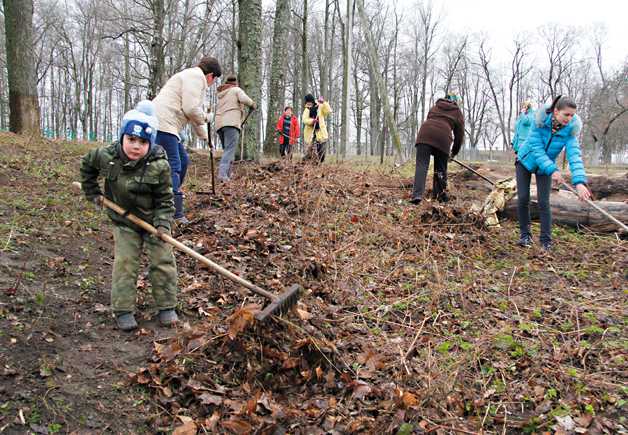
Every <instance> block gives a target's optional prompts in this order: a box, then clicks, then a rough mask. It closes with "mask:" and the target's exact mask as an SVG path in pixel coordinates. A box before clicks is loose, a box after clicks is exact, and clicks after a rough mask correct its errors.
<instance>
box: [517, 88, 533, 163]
mask: <svg viewBox="0 0 628 435" xmlns="http://www.w3.org/2000/svg"><path fill="white" fill-rule="evenodd" d="M532 124H534V109H533V108H532V102H531V101H529V100H527V101H524V102H523V104H522V105H521V113H520V114H519V117H518V118H517V122H516V123H515V135H514V136H513V137H512V149H513V150H514V151H515V154H517V151H519V147H520V146H521V145H522V144H523V143H524V142H525V141H526V138H527V137H528V134H529V133H530V129H531V128H532Z"/></svg>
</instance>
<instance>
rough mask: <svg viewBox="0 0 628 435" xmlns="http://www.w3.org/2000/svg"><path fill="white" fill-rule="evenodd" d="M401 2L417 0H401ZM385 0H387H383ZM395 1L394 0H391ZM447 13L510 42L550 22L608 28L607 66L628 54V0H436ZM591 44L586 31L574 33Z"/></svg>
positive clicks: (456, 24)
mask: <svg viewBox="0 0 628 435" xmlns="http://www.w3.org/2000/svg"><path fill="white" fill-rule="evenodd" d="M399 1H400V4H402V5H412V4H415V0H399ZM384 2H386V0H384ZM391 4H392V3H391ZM433 4H434V5H435V6H436V7H437V8H442V10H443V11H444V13H445V15H446V22H447V25H446V27H447V28H448V29H452V30H454V29H455V30H456V31H457V32H464V31H469V32H486V33H487V34H488V35H489V36H490V37H491V39H492V40H493V44H495V45H497V44H501V45H506V46H507V45H508V43H509V42H510V41H511V40H512V38H513V36H514V35H516V34H518V33H525V32H529V33H533V34H535V33H536V31H537V28H538V27H539V26H541V25H543V24H547V23H558V24H563V25H575V26H582V27H587V26H588V27H590V26H592V25H593V24H594V23H596V22H601V23H603V24H604V25H605V26H606V28H607V32H608V33H607V41H608V45H607V46H606V47H605V48H606V52H605V54H606V59H607V63H608V66H610V65H611V64H612V65H614V66H618V65H620V64H621V63H622V62H623V61H625V60H626V58H627V57H628V1H621V0H520V1H510V0H475V1H473V0H433ZM573 37H574V38H576V39H581V40H582V45H581V46H582V48H583V49H584V48H585V47H584V45H586V44H588V39H587V35H586V34H582V35H577V34H575V35H573Z"/></svg>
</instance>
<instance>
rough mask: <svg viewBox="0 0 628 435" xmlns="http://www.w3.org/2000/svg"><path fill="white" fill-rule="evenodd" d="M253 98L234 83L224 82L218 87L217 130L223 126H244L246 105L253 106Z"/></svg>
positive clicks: (238, 127)
mask: <svg viewBox="0 0 628 435" xmlns="http://www.w3.org/2000/svg"><path fill="white" fill-rule="evenodd" d="M254 105H255V104H254V103H253V100H251V98H250V97H249V96H248V95H246V93H245V92H244V91H243V90H242V89H241V88H240V87H238V85H234V84H230V83H227V84H224V85H221V86H219V87H218V106H217V107H216V130H220V129H221V128H223V127H235V128H237V129H238V130H239V129H240V128H241V127H242V120H243V118H244V113H245V112H244V106H249V107H253V106H254Z"/></svg>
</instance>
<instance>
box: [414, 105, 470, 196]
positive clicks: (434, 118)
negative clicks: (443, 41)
mask: <svg viewBox="0 0 628 435" xmlns="http://www.w3.org/2000/svg"><path fill="white" fill-rule="evenodd" d="M458 101H459V98H458V96H457V95H455V94H451V93H450V94H447V97H445V98H441V99H439V100H438V101H436V104H434V107H432V108H431V109H430V111H429V113H428V114H427V119H426V120H425V122H423V124H422V125H421V128H420V129H419V134H418V135H417V138H416V169H415V173H414V190H413V192H412V199H411V200H410V202H411V203H413V204H419V203H420V202H421V200H422V199H423V191H424V190H425V179H426V178H427V168H428V167H429V166H430V156H434V182H433V186H434V187H433V189H432V197H433V198H435V199H437V200H438V201H447V200H448V197H447V192H446V190H447V160H448V159H449V153H450V151H451V156H452V157H455V156H456V154H458V151H460V147H461V146H462V142H463V138H464V117H463V115H462V112H461V111H460V108H459V107H458ZM452 132H453V138H454V145H453V148H452V147H451V137H452Z"/></svg>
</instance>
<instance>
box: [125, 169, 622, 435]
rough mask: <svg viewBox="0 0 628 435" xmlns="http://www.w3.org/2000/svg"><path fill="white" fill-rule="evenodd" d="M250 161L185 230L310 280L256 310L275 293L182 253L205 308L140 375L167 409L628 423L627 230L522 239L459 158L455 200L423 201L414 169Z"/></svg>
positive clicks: (340, 421) (240, 429)
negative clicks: (620, 234)
mask: <svg viewBox="0 0 628 435" xmlns="http://www.w3.org/2000/svg"><path fill="white" fill-rule="evenodd" d="M237 174H238V177H237V178H236V180H235V181H234V182H232V183H231V184H229V185H224V184H221V185H219V186H217V187H218V193H217V195H215V196H214V195H208V194H207V192H208V191H209V190H210V188H209V186H207V185H200V186H199V185H197V186H195V188H196V189H198V190H199V192H201V193H199V194H196V195H194V194H190V195H188V198H189V200H188V201H189V203H190V206H191V207H190V212H189V214H190V218H191V220H192V224H190V225H188V226H185V227H182V228H179V229H178V230H177V231H176V233H175V237H177V238H178V239H179V240H181V241H183V243H186V244H187V245H188V246H192V247H194V249H196V250H198V251H199V252H202V253H204V254H205V255H208V256H209V257H210V258H212V259H213V260H214V261H216V262H218V263H219V264H221V265H223V266H224V267H227V268H228V269H229V270H231V271H233V272H234V273H236V274H238V275H240V276H242V277H243V278H246V279H248V280H250V281H252V282H254V283H255V284H257V285H259V286H261V287H263V288H267V289H269V290H271V291H274V292H281V291H284V290H285V289H287V288H288V286H289V285H291V284H293V283H298V284H300V285H302V286H303V288H304V289H305V291H304V293H303V295H302V297H301V299H300V301H299V303H298V304H297V305H296V307H295V308H294V309H293V311H292V313H290V314H288V315H286V316H284V317H283V318H276V319H275V320H274V321H270V322H267V323H265V324H259V323H256V322H255V320H254V315H255V313H256V312H257V311H258V310H260V309H261V308H262V306H263V305H264V304H266V303H267V302H268V301H265V300H263V299H262V298H259V297H257V296H254V295H252V294H250V293H248V292H247V291H246V289H243V288H242V287H239V286H238V285H237V284H235V283H233V282H230V281H228V280H226V279H223V278H221V277H219V276H217V275H214V274H212V273H211V271H209V270H208V269H207V268H205V267H204V266H203V265H202V264H198V263H196V262H195V261H194V260H193V259H191V258H187V257H185V256H183V255H179V256H178V264H179V270H180V282H182V283H183V285H182V287H181V288H182V292H181V296H180V297H181V299H182V305H183V310H184V312H185V313H186V314H187V315H188V316H187V317H188V319H190V321H189V323H186V324H184V326H183V327H182V328H180V329H179V330H178V332H177V334H176V335H175V336H173V337H172V338H171V339H169V340H167V341H166V342H155V344H154V352H153V358H152V361H150V362H149V363H148V364H147V365H146V367H144V368H142V369H141V370H139V371H138V372H137V373H135V374H134V375H133V376H132V381H133V382H136V383H138V384H140V385H142V386H143V387H145V388H147V389H148V390H149V391H150V392H151V394H152V396H153V398H154V399H155V400H156V402H157V403H158V404H159V407H161V408H163V409H164V410H166V411H167V412H165V413H161V414H160V415H159V416H156V417H154V418H155V421H153V422H152V424H154V426H155V427H168V426H172V425H174V426H177V429H176V431H178V432H176V433H181V434H184V433H194V431H196V430H202V431H203V430H204V431H212V432H224V433H238V434H244V433H262V434H265V433H268V434H271V433H360V432H362V433H413V432H414V433H423V432H427V433H449V432H460V433H477V432H480V431H484V432H485V433H491V432H501V431H511V432H521V431H526V432H528V433H533V432H537V433H542V432H545V431H550V430H555V431H558V430H563V431H567V432H569V431H575V432H578V433H583V431H588V433H617V432H618V431H625V430H626V429H625V423H624V420H623V418H621V414H622V411H623V408H624V406H625V400H626V395H627V393H628V392H627V390H626V388H625V385H626V365H625V364H626V363H625V358H626V333H625V322H626V318H627V312H626V309H625V293H623V292H625V282H626V281H625V279H626V276H625V270H626V258H627V256H626V246H625V244H624V242H623V241H618V240H613V239H612V238H610V237H600V236H596V235H593V234H584V235H582V234H576V233H574V232H569V231H567V230H563V229H560V228H559V229H557V232H558V233H559V234H557V236H556V239H557V243H556V248H555V250H554V252H553V254H552V255H551V256H548V255H545V254H543V253H542V252H540V250H538V249H536V248H533V249H532V250H522V249H520V248H518V247H516V246H515V241H516V227H515V223H513V222H505V223H504V226H503V228H502V229H501V230H500V231H499V232H494V231H489V230H488V229H486V228H485V227H484V225H483V223H482V218H481V217H480V216H477V215H475V214H473V213H472V212H470V204H471V202H472V201H473V200H477V197H474V196H473V195H474V194H475V195H477V193H473V192H465V189H464V181H463V180H464V179H463V178H461V177H460V178H457V177H456V175H454V176H453V177H452V181H451V184H452V187H453V186H456V183H457V181H458V182H460V183H461V184H462V186H461V188H460V189H457V188H455V189H452V190H453V196H454V198H453V199H452V200H451V201H450V202H449V203H446V204H439V203H433V202H429V201H426V202H425V203H424V204H422V205H420V206H419V207H416V206H410V205H408V204H407V202H406V200H407V199H408V198H407V195H406V194H405V193H403V192H400V191H399V190H394V189H389V188H386V187H385V185H390V186H396V185H399V184H402V183H403V182H404V181H403V180H401V179H400V178H399V177H398V176H396V175H394V174H386V173H383V172H379V173H376V174H374V173H373V172H357V171H351V170H347V168H346V167H343V166H340V165H325V166H321V167H312V166H308V165H303V164H300V163H292V162H280V163H272V164H270V165H257V164H238V165H237ZM373 178H377V180H378V183H385V184H384V187H382V184H378V185H377V186H374V185H373V184H372V180H373ZM460 180H462V181H460ZM456 187H457V186H456ZM182 417H186V419H185V421H182V420H181V418H182ZM566 417H569V418H566Z"/></svg>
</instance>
